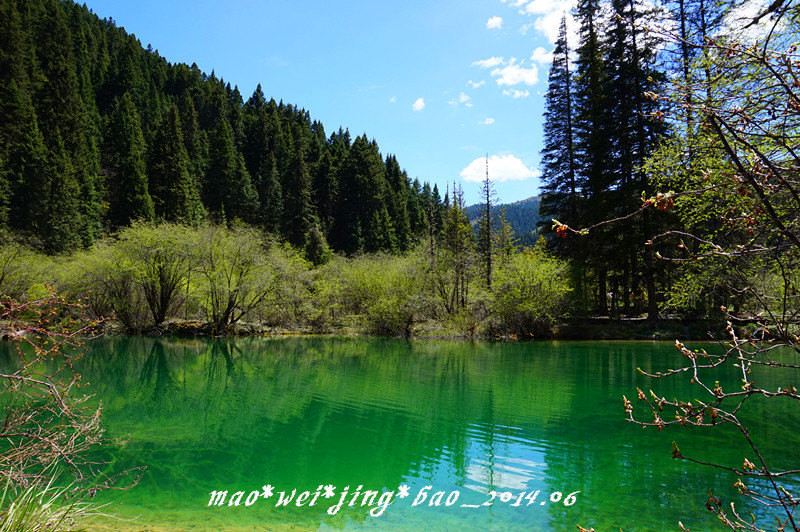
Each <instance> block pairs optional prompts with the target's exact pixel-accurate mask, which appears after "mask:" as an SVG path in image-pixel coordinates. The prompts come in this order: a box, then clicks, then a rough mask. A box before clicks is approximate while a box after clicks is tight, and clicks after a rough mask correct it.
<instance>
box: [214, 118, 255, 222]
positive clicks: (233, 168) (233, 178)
mask: <svg viewBox="0 0 800 532" xmlns="http://www.w3.org/2000/svg"><path fill="white" fill-rule="evenodd" d="M203 198H204V203H205V205H206V206H207V207H208V209H209V210H210V211H211V212H212V213H216V214H217V215H219V214H220V213H221V212H222V210H223V209H224V210H225V212H226V213H227V215H228V216H229V217H233V218H240V219H242V220H252V219H253V214H254V213H255V212H256V210H257V201H258V197H257V194H256V191H255V190H254V189H253V185H252V183H251V181H250V174H248V173H247V168H245V164H244V158H243V157H242V156H241V155H240V154H238V153H237V152H236V150H235V147H234V143H233V138H232V136H231V130H230V127H229V126H228V122H227V120H224V119H220V120H219V123H218V124H217V128H216V130H215V131H214V134H213V136H212V137H211V142H210V143H209V149H208V168H207V169H206V175H205V180H204V186H203Z"/></svg>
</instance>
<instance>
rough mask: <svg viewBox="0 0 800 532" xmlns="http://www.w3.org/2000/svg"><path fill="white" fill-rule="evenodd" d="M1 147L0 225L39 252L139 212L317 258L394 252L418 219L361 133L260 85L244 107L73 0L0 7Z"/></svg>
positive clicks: (231, 93)
mask: <svg viewBox="0 0 800 532" xmlns="http://www.w3.org/2000/svg"><path fill="white" fill-rule="evenodd" d="M0 153H1V154H2V157H0V159H2V160H0V227H5V226H9V228H10V229H11V230H13V231H15V232H20V233H24V234H25V235H30V236H33V237H34V238H36V239H37V243H38V245H39V246H40V247H41V248H42V249H44V250H46V251H48V252H50V253H61V252H65V251H72V250H75V249H77V248H86V247H88V246H90V245H91V244H92V243H93V242H94V241H95V240H97V239H98V238H99V237H100V236H101V233H102V230H103V229H105V230H116V229H119V228H122V227H126V226H128V225H129V224H131V223H133V222H134V221H136V220H141V221H151V220H160V221H167V222H181V223H188V224H199V223H201V222H203V221H204V220H205V218H206V215H207V214H208V213H210V214H211V215H212V217H214V218H215V220H216V221H220V222H223V221H224V222H227V221H228V220H230V221H233V220H236V219H240V220H243V221H246V222H248V223H252V224H255V225H256V226H258V227H260V228H263V229H265V230H267V231H269V232H271V233H273V234H274V235H275V236H276V237H279V238H286V239H287V240H289V241H290V242H291V243H293V244H294V245H295V246H297V247H300V248H304V249H306V250H307V252H308V253H309V254H310V255H309V256H311V255H313V256H314V262H317V263H320V262H322V261H324V260H326V256H327V251H326V246H329V248H330V250H332V251H345V252H348V253H355V252H359V251H362V250H369V251H402V250H406V249H408V247H409V246H410V245H411V243H412V242H413V241H414V240H415V238H417V237H419V236H420V235H421V234H424V231H425V229H426V228H425V227H423V226H422V225H421V224H419V223H412V222H411V219H410V216H409V213H408V212H407V209H409V208H413V206H414V205H415V204H417V205H418V204H419V201H418V200H419V198H418V195H419V193H420V191H421V188H419V187H418V188H417V189H413V188H412V186H411V183H410V180H409V179H408V176H407V175H406V173H405V171H403V170H401V167H400V165H399V163H398V162H397V160H396V158H395V157H393V156H389V157H386V159H385V160H384V158H383V157H382V155H381V153H380V151H379V149H378V145H377V143H376V142H375V141H374V140H373V141H368V140H367V137H366V135H363V136H362V137H360V138H359V139H358V140H357V142H356V143H355V144H354V146H351V143H350V136H349V132H347V131H346V130H342V129H340V130H339V131H338V132H335V133H334V134H332V135H331V136H330V138H326V136H325V129H324V127H323V126H322V124H320V123H319V122H317V121H312V120H311V117H310V115H309V113H308V112H307V111H306V110H304V109H298V108H297V107H295V106H293V105H290V104H286V103H283V102H280V103H278V102H276V101H275V100H274V99H270V100H267V98H266V97H265V95H264V91H263V90H262V89H261V87H260V86H259V87H258V88H257V89H256V91H255V92H254V93H253V95H252V97H251V98H249V99H248V101H247V102H246V103H245V102H243V101H242V96H241V94H240V93H239V90H238V88H237V87H235V86H233V87H232V86H231V84H230V83H225V82H224V81H222V79H220V78H218V77H217V76H216V75H215V74H214V73H211V75H207V74H205V73H203V72H201V71H200V69H199V68H198V67H197V66H196V65H191V66H187V65H185V64H170V63H169V62H168V61H167V60H166V59H165V58H163V57H160V56H159V54H158V53H157V52H156V51H154V50H153V48H152V47H148V48H147V49H143V48H142V47H141V45H140V43H139V41H138V40H137V39H136V38H135V37H134V36H133V35H129V34H127V33H126V32H125V31H124V30H123V29H121V28H119V27H117V26H116V24H115V23H114V21H113V20H100V19H99V18H98V17H97V16H96V15H94V14H93V13H91V12H90V11H89V8H88V7H86V6H79V5H77V4H73V3H71V2H61V1H55V0H32V1H30V2H6V3H3V4H2V6H0ZM143 161H144V162H145V164H144V165H143V164H142V163H143ZM342 191H344V192H345V194H341V192H342ZM148 196H149V197H148ZM201 196H202V199H201ZM151 203H152V205H151ZM416 215H417V220H416V221H417V222H418V221H419V216H418V215H419V209H418V208H417V210H416ZM373 221H374V222H375V223H374V224H373V223H372V222H373ZM315 226H316V227H317V229H316V230H315V229H314V228H315ZM314 231H319V233H315V232H314ZM321 237H322V238H321Z"/></svg>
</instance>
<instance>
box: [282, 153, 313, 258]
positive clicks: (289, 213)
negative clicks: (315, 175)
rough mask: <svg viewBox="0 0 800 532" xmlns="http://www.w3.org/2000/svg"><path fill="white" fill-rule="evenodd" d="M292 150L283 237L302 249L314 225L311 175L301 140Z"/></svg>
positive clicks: (284, 203) (285, 198)
mask: <svg viewBox="0 0 800 532" xmlns="http://www.w3.org/2000/svg"><path fill="white" fill-rule="evenodd" d="M290 148H293V149H292V151H293V155H292V159H291V161H290V163H289V168H288V170H287V174H286V189H285V194H284V198H283V235H284V236H285V237H286V240H287V241H288V242H289V243H291V244H293V245H294V246H296V247H298V248H300V249H304V248H305V247H306V243H307V240H308V237H309V232H310V231H311V229H312V227H313V226H314V225H315V224H316V217H315V215H314V210H313V206H312V203H311V174H310V173H309V171H308V165H307V164H306V161H305V157H304V155H303V153H304V149H303V148H304V147H303V143H302V140H301V141H300V143H299V144H298V145H291V144H290Z"/></svg>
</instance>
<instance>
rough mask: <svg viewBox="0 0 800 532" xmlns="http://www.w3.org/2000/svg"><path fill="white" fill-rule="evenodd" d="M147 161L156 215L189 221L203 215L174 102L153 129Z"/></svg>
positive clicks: (200, 218)
mask: <svg viewBox="0 0 800 532" xmlns="http://www.w3.org/2000/svg"><path fill="white" fill-rule="evenodd" d="M148 162H149V164H148V174H149V178H150V190H149V191H150V195H151V196H152V198H153V204H154V206H155V214H156V217H157V218H159V219H162V220H166V221H179V222H185V223H190V224H194V223H197V222H199V221H201V220H202V219H203V218H205V215H206V212H205V209H204V208H203V204H202V203H201V201H200V195H199V193H198V190H197V185H196V184H195V182H194V179H192V176H191V175H190V174H189V170H188V166H189V161H188V157H187V155H186V147H185V146H184V143H183V134H182V133H181V122H180V116H179V114H178V108H177V107H175V106H174V105H173V106H172V107H171V108H170V109H169V110H168V111H167V114H166V115H165V116H164V119H163V120H162V122H161V124H160V125H159V127H158V129H157V130H156V135H155V139H154V141H153V143H152V145H151V146H150V150H149V154H148Z"/></svg>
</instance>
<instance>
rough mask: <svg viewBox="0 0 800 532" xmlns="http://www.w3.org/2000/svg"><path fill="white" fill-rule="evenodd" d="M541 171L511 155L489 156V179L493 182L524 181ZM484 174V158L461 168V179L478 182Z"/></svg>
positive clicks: (539, 173) (537, 175)
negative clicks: (529, 166)
mask: <svg viewBox="0 0 800 532" xmlns="http://www.w3.org/2000/svg"><path fill="white" fill-rule="evenodd" d="M539 175H541V172H539V171H538V170H535V169H530V168H528V167H527V166H525V163H523V162H522V161H521V160H519V159H518V158H517V157H515V156H513V155H492V156H491V157H489V179H491V180H492V181H494V182H498V183H500V182H503V181H524V180H526V179H531V178H534V177H539ZM485 176H486V159H484V158H483V157H479V158H478V159H475V160H474V161H472V162H471V163H469V165H467V167H466V168H464V169H463V170H461V179H463V180H464V181H467V182H470V183H480V182H481V181H483V179H484V178H485Z"/></svg>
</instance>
